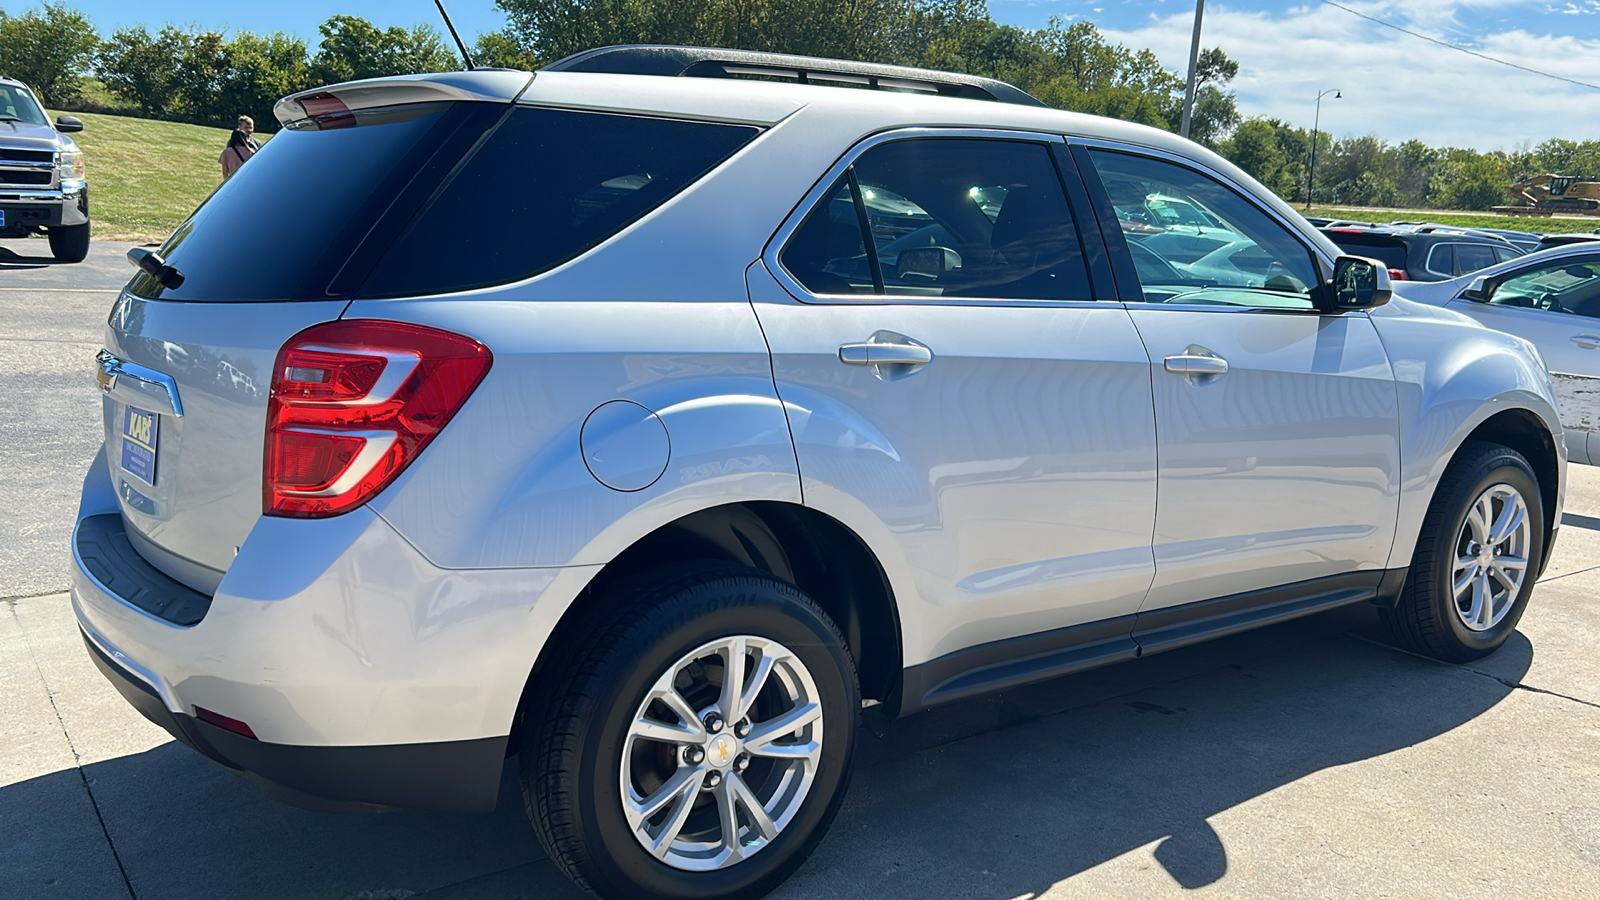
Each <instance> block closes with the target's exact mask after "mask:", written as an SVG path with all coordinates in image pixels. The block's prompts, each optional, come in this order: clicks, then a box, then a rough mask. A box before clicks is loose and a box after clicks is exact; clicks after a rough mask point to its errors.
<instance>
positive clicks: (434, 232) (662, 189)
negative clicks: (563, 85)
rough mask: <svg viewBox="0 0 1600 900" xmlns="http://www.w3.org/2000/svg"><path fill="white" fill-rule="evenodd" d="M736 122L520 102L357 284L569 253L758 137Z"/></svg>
mask: <svg viewBox="0 0 1600 900" xmlns="http://www.w3.org/2000/svg"><path fill="white" fill-rule="evenodd" d="M756 134H757V129H755V128H753V127H750V126H745V125H725V124H719V123H711V122H687V121H680V120H672V119H657V118H647V117H643V116H627V115H614V114H608V113H588V112H574V111H569V110H556V109H541V108H536V107H524V108H521V109H518V110H516V111H515V112H513V113H512V114H511V115H510V116H509V117H508V118H507V119H506V120H505V121H504V122H503V123H502V124H501V125H500V126H499V128H497V129H496V130H495V131H494V133H493V134H492V135H491V136H490V137H489V138H488V140H486V141H485V142H484V143H483V145H482V147H481V148H480V149H479V150H478V151H477V152H476V153H475V154H474V155H473V156H472V157H471V158H470V159H468V160H467V161H466V162H465V163H463V164H462V165H461V166H460V167H459V168H458V170H457V172H456V174H455V175H454V176H453V178H452V179H451V180H450V181H449V182H448V183H447V184H446V185H445V186H444V187H443V189H442V190H441V191H440V192H439V193H438V195H436V196H435V197H434V199H433V200H432V202H431V203H429V204H428V206H427V207H425V208H424V210H423V212H422V213H421V215H420V216H419V217H418V218H417V220H416V221H414V222H413V223H412V225H411V227H410V228H409V230H407V231H406V232H405V233H404V234H403V235H402V236H401V237H400V239H399V240H398V241H396V242H395V244H394V246H393V247H391V248H390V250H389V252H388V254H387V255H385V256H384V258H383V260H382V261H381V262H380V263H379V264H378V266H377V268H376V269H374V270H373V273H372V275H371V277H370V278H369V279H368V280H367V282H366V285H365V286H364V287H363V288H362V290H361V294H362V295H363V296H373V297H384V296H400V295H419V294H438V293H446V292H450V291H461V290H468V289H470V288H476V287H485V286H488V285H494V284H504V283H506V282H510V281H517V280H520V279H523V278H528V277H530V276H533V275H537V274H539V273H540V272H544V271H547V270H549V269H552V268H554V267H555V266H558V265H560V264H561V263H563V262H566V261H567V260H570V259H572V258H574V257H576V256H578V255H579V254H581V253H583V252H584V251H585V250H588V249H589V248H591V247H593V246H595V245H597V244H599V243H600V242H601V241H603V240H605V239H606V238H608V237H610V236H612V235H614V234H616V233H617V232H618V231H620V230H622V229H623V228H625V227H626V226H627V225H628V224H630V223H632V222H634V221H635V220H637V219H639V218H640V217H642V216H643V215H645V214H646V213H648V212H650V211H651V210H653V209H655V208H656V207H658V206H660V205H661V204H662V203H665V202H666V201H667V200H668V199H670V198H671V197H672V196H674V195H675V194H677V193H678V192H680V191H682V190H683V189H684V188H685V187H687V186H689V185H690V184H693V183H694V182H695V181H696V180H698V179H699V178H700V177H701V176H702V175H704V174H705V173H706V172H708V171H710V170H711V169H712V168H713V167H715V166H716V165H717V164H719V163H721V162H722V161H723V160H725V159H727V158H728V157H729V156H731V155H732V154H733V152H734V151H735V150H737V149H739V148H740V147H741V146H743V145H744V144H745V143H746V142H748V141H749V140H750V139H751V138H753V137H755V135H756Z"/></svg>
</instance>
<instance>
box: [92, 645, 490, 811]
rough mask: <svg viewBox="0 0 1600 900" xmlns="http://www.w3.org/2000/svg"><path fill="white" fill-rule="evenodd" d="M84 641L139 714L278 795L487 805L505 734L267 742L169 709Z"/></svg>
mask: <svg viewBox="0 0 1600 900" xmlns="http://www.w3.org/2000/svg"><path fill="white" fill-rule="evenodd" d="M83 642H84V644H85V646H87V647H88V648H89V656H90V657H91V658H92V659H93V660H94V663H95V665H96V666H97V667H99V669H100V671H101V673H102V674H104V675H105V676H106V679H107V680H109V681H110V682H111V684H112V685H113V686H114V687H115V688H116V689H117V691H118V692H119V693H121V694H122V696H123V697H124V698H125V699H126V700H127V701H128V702H129V703H130V704H132V705H133V707H134V708H135V709H137V710H138V711H139V712H140V713H141V714H143V715H144V717H145V718H147V719H149V720H150V721H152V722H154V723H156V724H157V725H160V726H161V727H162V728H164V729H166V730H167V732H168V733H170V734H171V735H172V736H173V737H175V738H177V739H178V740H179V741H181V742H183V743H184V744H187V745H189V746H190V747H192V748H194V749H195V750H198V751H199V752H200V753H202V754H204V755H205V756H207V757H209V758H210V759H211V760H212V761H214V762H216V763H219V764H221V765H223V766H225V767H227V768H229V769H233V770H235V771H238V772H240V773H241V774H243V775H245V776H246V777H247V778H249V780H251V781H252V782H255V783H256V785H257V786H258V787H260V788H261V789H262V790H263V791H264V792H266V793H268V794H270V795H272V796H273V797H276V798H277V799H279V800H283V801H285V802H287V803H292V804H295V805H296V806H306V807H311V808H314V809H323V810H342V811H370V810H376V809H390V808H396V807H404V808H416V809H437V810H445V811H449V812H492V811H493V810H494V806H495V800H496V798H497V797H498V796H499V792H500V772H501V768H502V767H503V764H504V762H505V755H506V744H507V741H508V739H509V738H508V737H491V738H480V739H478V740H471V741H439V742H433V743H426V744H379V745H368V746H357V747H307V746H299V745H295V744H270V743H267V742H265V741H258V740H253V739H251V738H247V737H244V736H243V735H238V734H234V733H233V732H231V731H226V730H224V729H222V728H218V727H216V726H215V725H211V724H208V723H206V722H202V721H200V720H199V719H196V718H194V717H193V716H189V715H185V714H182V713H174V712H172V711H171V710H169V709H167V707H166V704H164V703H163V702H162V701H161V698H160V697H158V696H157V695H156V693H155V691H154V690H153V689H152V688H151V687H150V686H149V685H147V684H145V682H144V681H142V680H140V679H139V678H138V677H137V676H135V675H134V674H133V673H131V672H129V671H128V670H127V669H125V668H123V667H122V666H121V665H119V664H118V663H117V662H116V661H115V660H113V659H111V658H110V657H108V656H106V655H105V653H103V652H101V650H100V648H99V647H97V646H95V644H94V642H93V641H91V640H89V638H88V636H87V635H85V636H84V639H83Z"/></svg>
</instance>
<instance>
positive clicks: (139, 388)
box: [94, 350, 183, 418]
mask: <svg viewBox="0 0 1600 900" xmlns="http://www.w3.org/2000/svg"><path fill="white" fill-rule="evenodd" d="M94 361H95V372H94V378H95V381H97V382H99V384H100V390H102V391H104V392H105V393H107V394H110V395H111V399H113V400H117V401H119V402H122V403H126V404H128V405H129V406H136V407H138V408H140V409H147V410H149V411H151V412H156V413H161V414H162V415H166V416H172V417H173V418H182V417H183V402H182V401H181V400H179V399H178V383H177V382H176V381H173V380H172V376H170V375H165V374H162V373H161V372H157V371H156V370H155V369H149V368H146V367H144V366H141V365H139V364H138V363H131V362H128V361H127V360H125V359H121V358H120V357H117V356H115V355H113V354H112V353H111V352H110V351H108V350H101V351H100V352H99V353H96V354H95V357H94Z"/></svg>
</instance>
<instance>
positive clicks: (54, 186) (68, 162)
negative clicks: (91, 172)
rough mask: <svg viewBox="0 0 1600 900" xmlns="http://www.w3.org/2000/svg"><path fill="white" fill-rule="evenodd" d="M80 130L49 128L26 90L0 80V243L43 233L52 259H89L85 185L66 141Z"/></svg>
mask: <svg viewBox="0 0 1600 900" xmlns="http://www.w3.org/2000/svg"><path fill="white" fill-rule="evenodd" d="M82 130H83V121H82V120H81V119H78V118H77V117H76V116H59V117H57V118H56V123H55V125H53V126H52V125H51V124H50V118H49V117H48V116H46V115H45V112H44V107H42V106H40V105H39V101H38V100H37V99H36V98H35V97H34V96H33V91H31V90H29V89H28V86H27V85H25V84H23V83H22V82H20V81H17V80H16V79H14V78H0V237H27V236H28V235H30V234H38V233H40V232H43V233H44V234H45V235H46V236H47V237H48V238H49V239H50V253H51V254H52V255H53V256H55V258H56V259H59V260H61V261H62V262H81V261H82V260H83V259H84V258H85V257H87V256H88V255H89V185H88V180H87V178H86V177H85V173H84V166H83V153H82V151H80V150H79V149H78V145H77V144H76V143H75V142H74V141H73V140H72V138H70V137H68V136H67V135H68V134H70V133H74V132H79V131H82Z"/></svg>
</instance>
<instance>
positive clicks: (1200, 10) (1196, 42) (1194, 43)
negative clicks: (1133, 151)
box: [1179, 0, 1206, 137]
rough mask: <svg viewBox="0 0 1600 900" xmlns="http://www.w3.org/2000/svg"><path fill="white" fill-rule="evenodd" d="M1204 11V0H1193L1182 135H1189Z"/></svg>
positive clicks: (1197, 74) (1197, 75)
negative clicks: (1192, 21)
mask: <svg viewBox="0 0 1600 900" xmlns="http://www.w3.org/2000/svg"><path fill="white" fill-rule="evenodd" d="M1205 13H1206V0H1194V37H1192V38H1190V39H1189V86H1188V88H1186V89H1185V90H1184V92H1183V127H1182V128H1181V129H1180V130H1179V133H1180V134H1182V135H1183V136H1184V137H1188V136H1189V117H1190V116H1191V115H1192V114H1193V112H1194V91H1195V86H1196V85H1195V81H1196V80H1197V78H1198V77H1199V72H1198V71H1196V70H1197V69H1198V67H1199V65H1200V20H1201V19H1202V18H1203V17H1204V16H1205Z"/></svg>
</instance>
